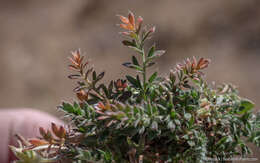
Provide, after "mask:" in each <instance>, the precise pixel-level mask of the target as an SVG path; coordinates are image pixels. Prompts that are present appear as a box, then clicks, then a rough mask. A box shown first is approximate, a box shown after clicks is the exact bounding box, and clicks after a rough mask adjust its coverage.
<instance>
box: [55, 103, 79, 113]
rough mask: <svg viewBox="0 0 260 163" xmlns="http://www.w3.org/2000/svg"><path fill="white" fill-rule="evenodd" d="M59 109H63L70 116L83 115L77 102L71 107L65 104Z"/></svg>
mask: <svg viewBox="0 0 260 163" xmlns="http://www.w3.org/2000/svg"><path fill="white" fill-rule="evenodd" d="M59 108H61V109H62V110H64V111H65V112H66V113H69V114H74V115H82V114H83V110H82V109H81V108H80V106H79V105H78V104H77V103H76V102H74V104H73V105H71V104H70V103H66V102H63V103H62V106H60V107H59Z"/></svg>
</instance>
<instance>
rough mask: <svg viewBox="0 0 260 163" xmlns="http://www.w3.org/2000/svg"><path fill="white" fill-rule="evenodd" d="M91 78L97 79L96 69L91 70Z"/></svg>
mask: <svg viewBox="0 0 260 163" xmlns="http://www.w3.org/2000/svg"><path fill="white" fill-rule="evenodd" d="M92 79H93V81H95V80H97V73H96V71H93V73H92Z"/></svg>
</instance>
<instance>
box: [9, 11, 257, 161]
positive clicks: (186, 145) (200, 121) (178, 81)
mask: <svg viewBox="0 0 260 163" xmlns="http://www.w3.org/2000/svg"><path fill="white" fill-rule="evenodd" d="M119 18H120V20H121V21H122V24H120V27H121V28H123V29H125V30H126V31H124V32H121V34H123V35H124V36H125V37H126V38H127V39H126V40H124V41H122V43H123V44H124V45H125V46H127V47H129V48H131V49H133V50H134V51H135V52H136V55H134V56H132V60H131V62H126V63H123V66H125V67H127V68H130V69H132V70H134V71H136V75H135V76H130V75H126V79H117V80H112V81H111V82H110V83H109V84H108V85H105V84H103V83H101V79H102V78H103V77H104V75H105V73H104V72H101V73H97V72H96V71H95V70H94V69H93V67H90V66H89V63H88V61H85V60H84V57H83V56H81V52H80V51H79V50H77V51H75V52H72V57H71V58H70V61H71V65H69V67H70V68H71V69H72V70H73V71H74V73H73V74H72V75H70V76H69V78H70V79H73V80H75V81H77V85H78V86H77V87H76V88H75V89H74V92H75V93H76V96H77V98H78V101H75V102H73V103H72V104H71V103H67V102H63V103H62V104H61V105H60V106H59V107H58V109H59V110H62V111H64V112H65V117H68V118H69V119H70V123H69V125H68V127H66V128H64V127H62V126H61V127H58V126H57V125H56V124H52V128H51V131H50V130H45V129H43V128H40V134H41V138H40V139H29V140H24V139H23V138H22V136H18V138H19V142H20V146H19V147H11V149H12V150H13V152H14V153H15V154H16V156H17V157H18V159H19V160H18V161H17V163H18V162H30V163H31V162H66V161H68V162H75V163H81V162H87V163H91V162H107V163H110V162H114V163H116V162H117V163H124V162H125V163H127V162H129V163H142V162H144V163H152V162H155V163H162V162H176V163H177V162H188V163H190V162H206V161H207V160H206V159H207V158H214V159H217V160H218V161H220V162H225V159H227V158H232V157H234V156H242V157H245V156H246V155H248V154H249V153H250V152H251V151H250V149H249V147H248V146H247V144H246V143H247V142H253V143H255V144H256V145H257V146H259V145H260V144H259V143H260V114H253V110H252V109H253V107H254V104H253V103H252V102H251V101H250V100H247V99H245V98H241V97H239V96H238V92H237V90H236V88H235V87H234V86H232V85H230V84H223V85H219V86H214V85H213V86H211V85H209V84H208V83H207V82H206V81H205V80H204V78H203V72H202V70H203V69H205V68H206V67H208V65H209V63H210V61H209V60H208V59H204V58H200V59H198V60H197V59H196V58H195V57H193V58H191V59H186V60H185V61H184V63H182V64H177V66H176V68H175V70H172V71H170V73H169V75H168V76H167V77H161V76H159V75H158V73H157V72H153V73H151V75H148V74H149V73H147V70H148V69H149V68H150V67H151V66H153V65H154V64H155V62H154V61H155V60H156V58H158V57H160V56H161V55H163V54H164V53H165V51H163V50H157V48H156V46H155V45H153V46H152V47H151V48H145V43H146V41H147V40H148V39H150V38H151V36H152V35H153V33H154V32H155V27H151V28H150V29H148V30H147V28H143V27H142V23H143V19H142V18H141V17H139V18H138V19H137V20H135V17H134V15H133V13H131V12H130V13H129V15H128V17H124V16H119ZM138 58H139V59H138Z"/></svg>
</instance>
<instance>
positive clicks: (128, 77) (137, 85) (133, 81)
mask: <svg viewBox="0 0 260 163" xmlns="http://www.w3.org/2000/svg"><path fill="white" fill-rule="evenodd" d="M126 79H127V80H128V81H129V82H130V83H131V84H132V85H133V86H135V87H136V88H139V84H138V81H137V80H136V79H135V78H133V77H132V76H129V75H126Z"/></svg>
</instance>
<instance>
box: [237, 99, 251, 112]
mask: <svg viewBox="0 0 260 163" xmlns="http://www.w3.org/2000/svg"><path fill="white" fill-rule="evenodd" d="M240 105H241V107H240V111H239V112H238V113H237V114H245V113H247V112H248V111H250V110H252V109H253V108H254V106H255V104H254V103H253V102H252V101H250V100H248V99H243V100H242V101H241V104H240ZM241 109H242V110H241Z"/></svg>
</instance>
